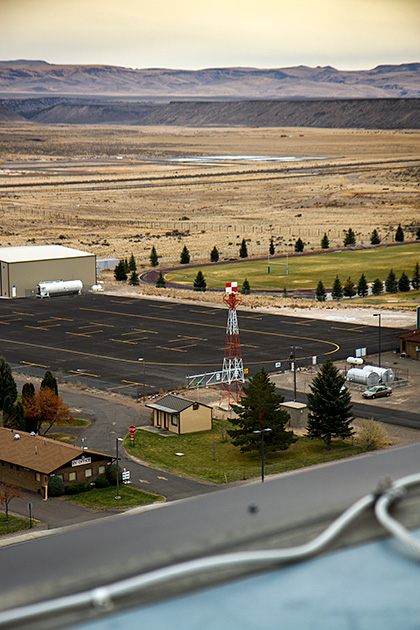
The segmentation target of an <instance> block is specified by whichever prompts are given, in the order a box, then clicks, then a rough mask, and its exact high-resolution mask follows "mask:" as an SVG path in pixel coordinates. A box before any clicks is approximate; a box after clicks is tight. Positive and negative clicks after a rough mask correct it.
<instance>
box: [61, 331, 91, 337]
mask: <svg viewBox="0 0 420 630" xmlns="http://www.w3.org/2000/svg"><path fill="white" fill-rule="evenodd" d="M66 335H74V336H75V337H89V338H90V337H92V335H88V333H76V332H70V331H69V330H66Z"/></svg>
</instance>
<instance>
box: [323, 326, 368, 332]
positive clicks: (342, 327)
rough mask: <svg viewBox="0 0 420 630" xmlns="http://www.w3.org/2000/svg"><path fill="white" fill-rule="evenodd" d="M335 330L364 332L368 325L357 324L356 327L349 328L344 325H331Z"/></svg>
mask: <svg viewBox="0 0 420 630" xmlns="http://www.w3.org/2000/svg"><path fill="white" fill-rule="evenodd" d="M331 328H333V329H334V330H347V331H349V332H364V331H365V328H366V326H356V327H355V328H347V327H344V326H331Z"/></svg>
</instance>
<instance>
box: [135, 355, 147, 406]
mask: <svg viewBox="0 0 420 630" xmlns="http://www.w3.org/2000/svg"><path fill="white" fill-rule="evenodd" d="M137 361H143V402H144V401H145V400H146V398H145V395H144V381H145V372H146V361H145V360H144V358H143V357H140V358H139V359H137Z"/></svg>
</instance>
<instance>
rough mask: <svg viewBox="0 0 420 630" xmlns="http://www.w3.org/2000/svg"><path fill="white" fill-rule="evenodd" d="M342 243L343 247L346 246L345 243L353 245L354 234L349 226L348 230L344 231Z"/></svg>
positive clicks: (354, 240)
mask: <svg viewBox="0 0 420 630" xmlns="http://www.w3.org/2000/svg"><path fill="white" fill-rule="evenodd" d="M343 243H344V247H347V245H355V243H356V236H355V234H354V232H353V230H352V229H351V228H349V229H348V231H347V232H346V233H345V235H344V241H343Z"/></svg>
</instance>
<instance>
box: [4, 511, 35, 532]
mask: <svg viewBox="0 0 420 630" xmlns="http://www.w3.org/2000/svg"><path fill="white" fill-rule="evenodd" d="M25 529H30V522H29V518H21V517H20V516H10V514H9V523H7V522H6V514H0V536H4V535H5V534H11V533H13V532H19V531H21V530H25Z"/></svg>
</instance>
